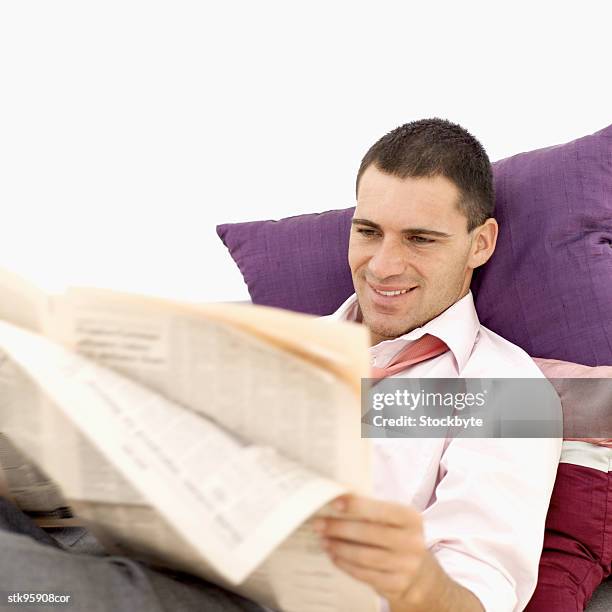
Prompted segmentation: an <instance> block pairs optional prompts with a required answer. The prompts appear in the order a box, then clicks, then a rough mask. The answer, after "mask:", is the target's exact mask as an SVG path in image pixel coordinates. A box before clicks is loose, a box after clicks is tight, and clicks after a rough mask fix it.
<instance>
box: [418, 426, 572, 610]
mask: <svg viewBox="0 0 612 612" xmlns="http://www.w3.org/2000/svg"><path fill="white" fill-rule="evenodd" d="M560 453H561V440H560V439H558V438H551V439H542V438H524V439H517V438H496V439H487V438H471V439H466V438H465V439H461V438H456V439H454V440H452V441H450V443H449V444H448V446H447V447H446V450H445V451H444V453H443V456H442V460H441V462H440V472H439V482H438V485H437V487H436V489H435V493H434V501H433V503H432V504H431V505H430V506H429V507H428V508H427V509H426V510H425V511H424V512H423V520H424V528H425V538H426V543H427V545H428V547H429V548H430V550H431V551H432V553H433V554H434V555H435V557H436V559H437V560H438V562H439V563H440V565H441V566H442V568H443V569H444V570H445V571H446V573H447V574H448V575H449V576H450V577H451V578H452V579H453V580H455V581H456V582H458V583H459V584H461V585H462V586H463V587H465V588H467V589H469V590H470V591H472V593H474V595H476V597H478V598H479V599H480V601H481V603H482V605H483V607H484V608H485V610H486V611H487V612H520V611H522V610H523V609H524V608H525V606H526V605H527V603H528V602H529V599H530V598H531V596H532V594H533V591H534V590H535V587H536V583H537V575H538V565H539V561H540V555H541V552H542V544H543V539H544V524H545V520H546V513H547V511H548V504H549V502H550V496H551V493H552V488H553V485H554V481H555V476H556V472H557V466H558V463H559V456H560Z"/></svg>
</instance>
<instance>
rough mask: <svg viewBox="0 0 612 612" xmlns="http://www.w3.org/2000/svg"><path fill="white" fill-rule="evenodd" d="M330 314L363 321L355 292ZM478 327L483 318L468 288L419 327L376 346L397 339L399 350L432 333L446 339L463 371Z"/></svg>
mask: <svg viewBox="0 0 612 612" xmlns="http://www.w3.org/2000/svg"><path fill="white" fill-rule="evenodd" d="M331 316H332V317H333V318H335V319H340V320H345V321H360V320H361V311H360V309H359V302H358V301H357V295H356V294H353V295H352V296H351V297H349V298H348V299H347V300H346V301H345V302H344V303H343V304H342V305H341V306H340V308H338V310H337V311H336V312H335V313H334V314H333V315H331ZM479 329H480V321H479V319H478V314H477V313H476V308H475V306H474V296H473V295H472V292H471V291H468V293H467V294H466V295H465V296H463V297H462V298H461V299H460V300H458V301H456V302H455V303H454V304H453V305H452V306H449V307H448V308H447V309H446V310H445V311H444V312H442V313H440V314H439V315H438V316H437V317H435V318H434V319H432V320H431V321H428V322H427V323H425V325H423V326H422V327H417V328H415V329H413V330H412V331H410V332H408V333H407V334H403V335H402V336H398V337H397V338H393V339H391V340H383V341H382V342H380V343H379V344H378V345H376V346H377V347H379V346H383V345H390V344H392V343H395V344H397V345H398V347H397V348H398V352H399V351H400V350H402V349H403V348H404V346H406V344H407V343H408V342H413V341H414V340H418V339H419V338H420V337H421V336H424V335H425V334H431V335H433V336H436V337H437V338H440V340H443V341H444V342H445V343H446V344H447V345H448V348H449V349H450V350H451V353H452V354H453V356H454V358H455V361H456V365H457V371H458V373H461V371H462V370H463V368H464V367H465V365H466V364H467V362H468V359H469V358H470V355H471V354H472V349H473V348H474V344H475V343H476V340H477V336H478V331H479Z"/></svg>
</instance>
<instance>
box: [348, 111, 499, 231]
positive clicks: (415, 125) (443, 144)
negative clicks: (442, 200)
mask: <svg viewBox="0 0 612 612" xmlns="http://www.w3.org/2000/svg"><path fill="white" fill-rule="evenodd" d="M372 164H374V165H375V166H376V168H378V169H379V170H380V171H381V172H386V173H387V174H392V175H394V176H397V177H399V178H407V177H414V178H419V177H434V176H438V175H441V176H444V177H446V178H447V179H449V180H450V181H452V182H453V183H454V184H455V185H456V186H457V188H458V189H459V192H460V193H461V197H460V199H459V202H458V206H459V210H461V211H462V212H463V213H464V214H465V216H466V217H467V220H468V232H471V231H472V230H473V229H474V228H475V227H478V226H479V225H482V224H483V223H484V222H485V220H486V219H488V218H489V217H492V216H493V211H494V208H495V197H494V193H493V174H492V171H491V162H490V161H489V158H488V156H487V153H486V151H485V150H484V148H483V146H482V145H481V144H480V143H479V142H478V140H476V138H474V137H473V136H472V135H471V134H470V133H469V132H468V131H467V130H465V129H464V128H462V127H461V126H460V125H457V124H455V123H451V122H450V121H447V120H446V119H439V118H437V117H434V118H433V119H422V120H420V121H412V122H411V123H406V124H404V125H400V126H399V127H397V128H395V129H394V130H393V131H391V132H389V133H388V134H386V135H385V136H383V137H382V138H381V139H380V140H379V141H378V142H376V143H375V144H374V145H372V147H370V150H369V151H368V152H367V153H366V154H365V157H364V158H363V160H362V161H361V165H360V167H359V172H358V173H357V184H356V191H357V192H358V191H359V181H360V179H361V176H362V175H363V173H364V171H365V170H366V168H368V167H369V166H370V165H372Z"/></svg>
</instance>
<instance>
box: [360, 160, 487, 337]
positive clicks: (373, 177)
mask: <svg viewBox="0 0 612 612" xmlns="http://www.w3.org/2000/svg"><path fill="white" fill-rule="evenodd" d="M459 195H460V194H459V190H458V189H457V187H456V186H455V185H454V183H452V182H451V181H449V180H448V179H446V178H444V177H442V176H436V177H433V178H405V179H401V178H398V177H396V176H392V175H390V174H386V173H383V172H381V171H380V170H378V169H377V168H376V167H375V166H374V165H371V166H369V167H368V168H367V169H366V170H365V172H364V173H363V175H362V177H361V180H360V184H359V194H358V198H357V208H356V210H355V215H354V218H353V226H352V228H351V236H350V242H349V265H350V268H351V273H352V276H353V284H354V286H355V292H356V293H357V298H358V300H359V306H360V308H361V312H362V316H363V323H364V324H365V325H367V327H368V328H369V329H370V331H371V334H372V344H377V343H378V342H381V341H382V340H387V339H390V338H397V337H398V336H401V335H402V334H405V333H407V332H409V331H411V330H413V329H415V328H416V327H420V326H422V325H424V324H425V323H427V321H430V320H431V319H433V318H435V317H436V316H438V315H439V314H440V313H441V312H443V311H444V310H446V309H447V308H449V307H450V306H451V305H452V304H454V303H455V302H456V301H457V300H459V299H460V298H461V297H463V296H464V295H466V294H467V292H468V289H469V285H470V280H471V276H472V270H473V267H475V265H474V264H476V265H480V263H483V262H480V263H478V262H477V261H476V259H475V257H474V251H476V250H477V248H476V247H475V244H474V238H475V235H476V234H477V233H478V230H477V229H476V230H474V232H472V233H470V234H468V232H467V218H466V216H465V215H464V214H463V213H462V212H461V211H460V210H459V209H458V206H457V202H458V200H459ZM493 242H495V241H494V240H493ZM493 248H494V244H493ZM487 258H488V257H487ZM398 291H401V292H402V293H401V294H399V295H388V294H387V295H385V294H383V293H381V292H387V293H388V292H398Z"/></svg>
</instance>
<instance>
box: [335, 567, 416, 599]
mask: <svg viewBox="0 0 612 612" xmlns="http://www.w3.org/2000/svg"><path fill="white" fill-rule="evenodd" d="M332 561H333V563H334V565H336V566H337V567H338V568H340V569H341V570H342V571H344V572H346V573H347V574H349V575H350V576H352V577H353V578H355V579H357V580H361V581H362V582H365V583H366V584H369V585H370V586H371V587H372V588H373V589H374V590H375V591H376V592H377V593H379V594H380V595H382V596H383V597H386V598H387V599H394V598H397V597H400V596H401V595H402V594H403V593H405V592H406V589H407V588H408V586H409V584H410V583H409V579H408V578H406V577H405V576H402V575H401V574H397V573H395V572H382V571H378V570H373V569H367V568H364V567H360V566H359V565H355V564H353V563H349V562H348V561H345V560H344V559H340V558H336V559H332Z"/></svg>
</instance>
